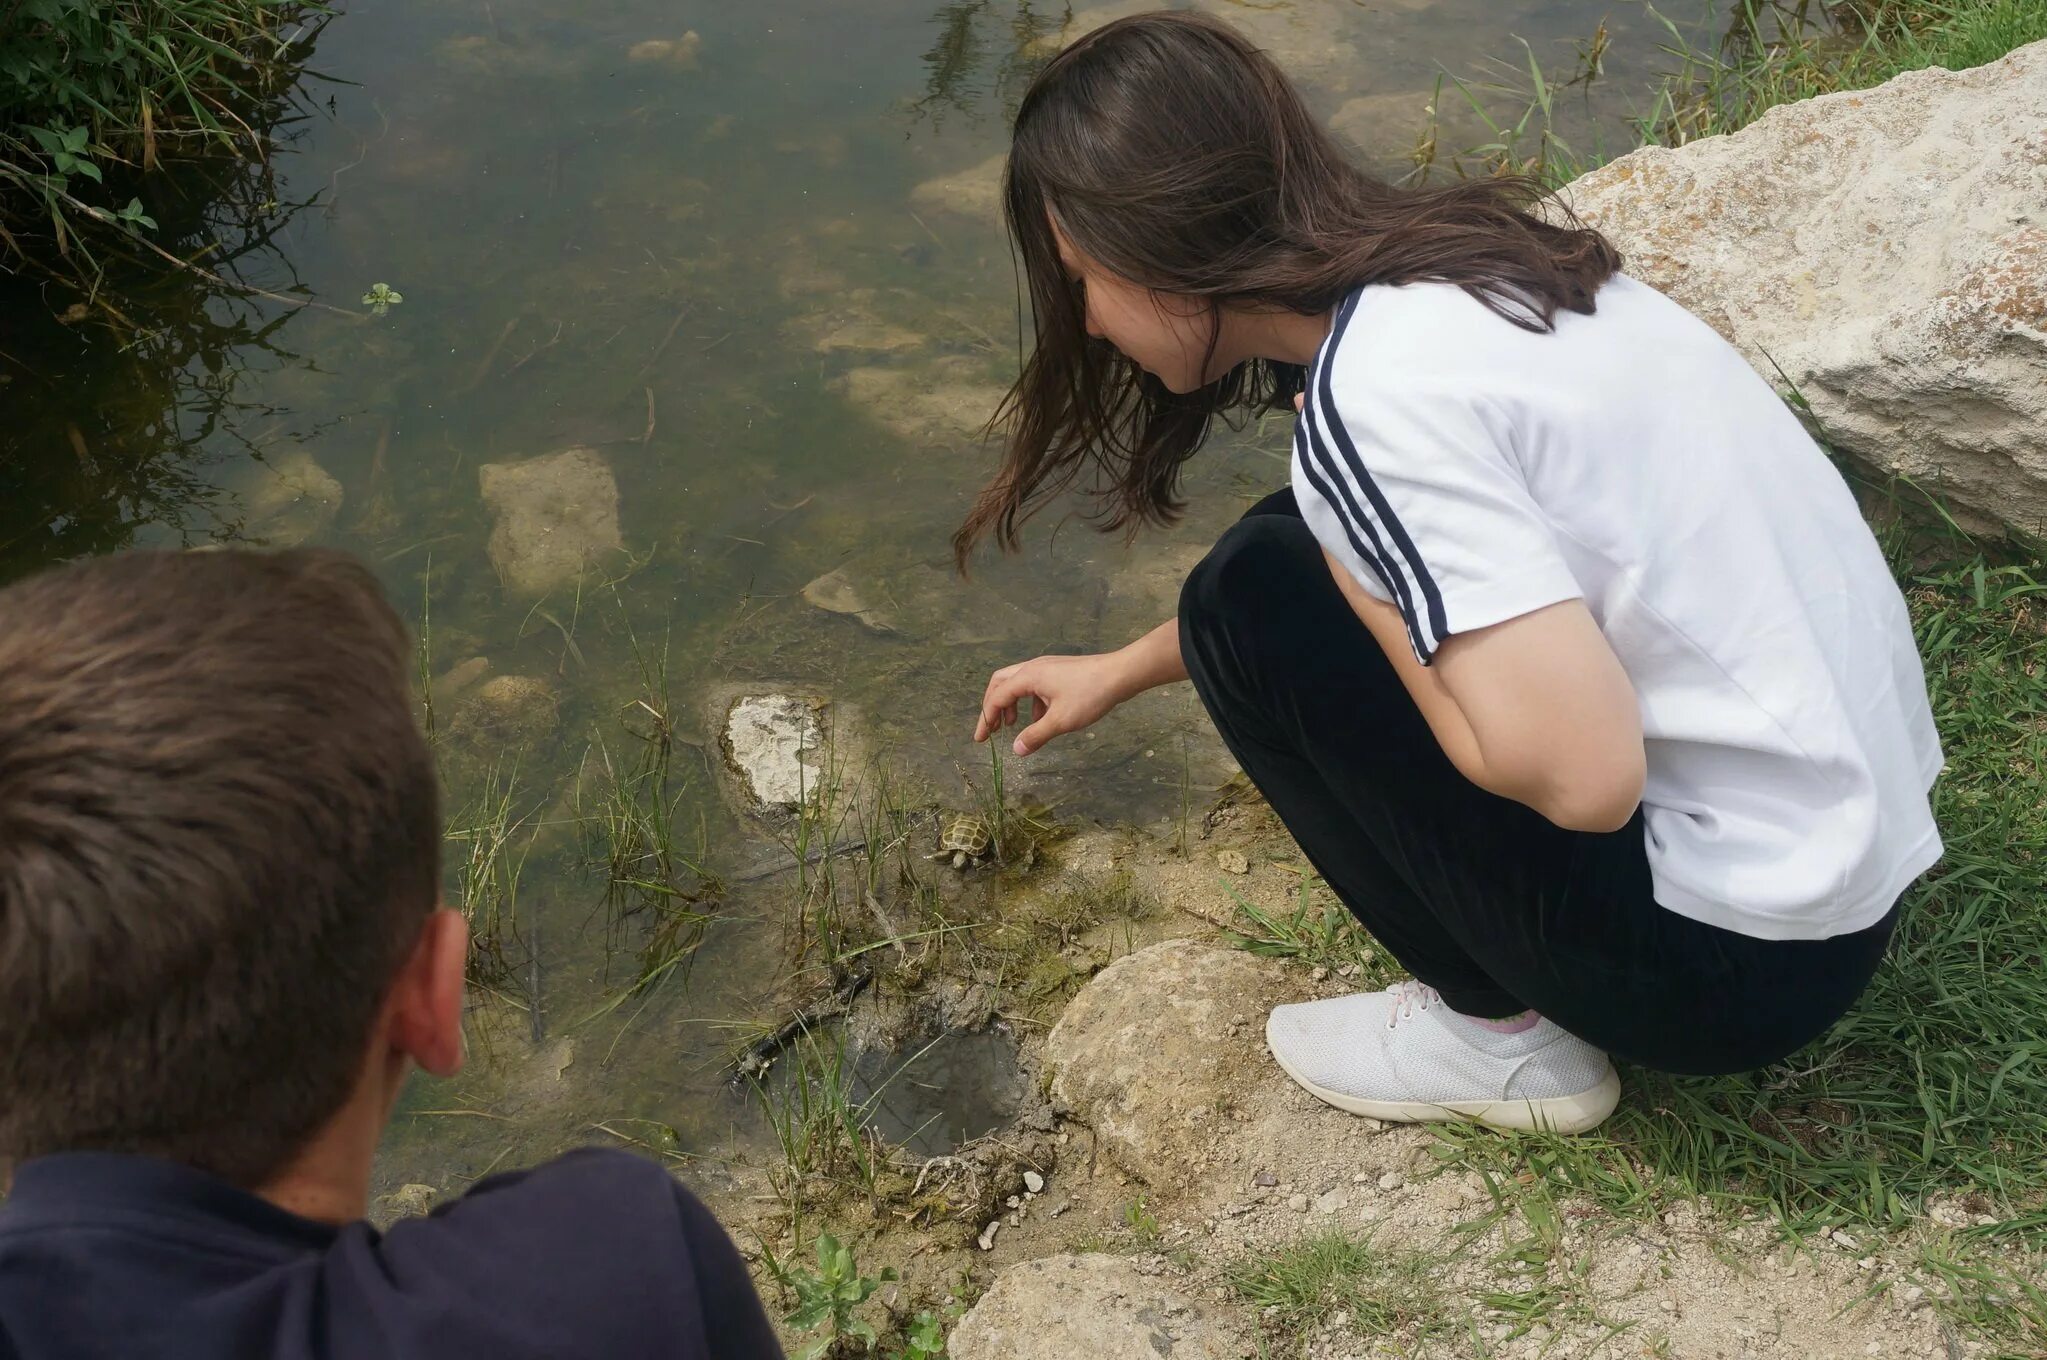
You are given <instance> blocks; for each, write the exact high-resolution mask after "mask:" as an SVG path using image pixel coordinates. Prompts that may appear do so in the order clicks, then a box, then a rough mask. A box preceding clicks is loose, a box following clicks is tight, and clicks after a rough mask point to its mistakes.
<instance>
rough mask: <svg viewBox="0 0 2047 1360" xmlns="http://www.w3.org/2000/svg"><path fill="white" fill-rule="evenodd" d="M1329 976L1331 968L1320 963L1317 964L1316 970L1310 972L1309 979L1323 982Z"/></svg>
mask: <svg viewBox="0 0 2047 1360" xmlns="http://www.w3.org/2000/svg"><path fill="white" fill-rule="evenodd" d="M1328 977H1329V970H1328V969H1327V968H1324V967H1323V966H1322V965H1321V964H1319V963H1318V964H1316V965H1315V970H1314V971H1313V972H1311V973H1309V974H1308V980H1309V981H1310V982H1323V981H1326V980H1327V979H1328Z"/></svg>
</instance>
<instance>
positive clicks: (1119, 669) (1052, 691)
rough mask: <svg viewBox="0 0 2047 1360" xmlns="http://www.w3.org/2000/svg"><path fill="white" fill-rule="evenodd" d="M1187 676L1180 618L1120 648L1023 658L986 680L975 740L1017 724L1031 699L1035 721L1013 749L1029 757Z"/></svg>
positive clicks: (1019, 737) (1017, 736) (975, 728)
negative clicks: (1127, 701) (1140, 696)
mask: <svg viewBox="0 0 2047 1360" xmlns="http://www.w3.org/2000/svg"><path fill="white" fill-rule="evenodd" d="M1186 678H1187V666H1186V663H1185V662H1183V661H1181V659H1180V622H1179V620H1178V619H1167V620H1166V621H1165V622H1164V623H1162V624H1160V625H1159V626H1158V627H1156V628H1154V629H1152V630H1151V631H1150V632H1149V633H1146V634H1145V635H1144V636H1143V637H1141V638H1139V639H1137V641H1135V642H1133V643H1131V644H1130V645H1129V646H1127V647H1123V648H1121V649H1119V650H1117V651H1113V652H1099V653H1096V654H1095V655H1092V656H1040V657H1035V658H1033V659H1031V660H1029V661H1021V662H1018V663H1017V664H1016V665H1014V666H1004V667H1003V668H1002V669H1001V670H999V671H997V672H995V674H994V675H992V676H990V677H989V678H988V688H987V690H986V691H985V692H984V693H983V694H982V695H981V717H980V720H979V721H978V722H976V723H975V724H974V740H975V741H986V740H987V739H988V738H989V737H991V736H993V735H994V734H995V733H997V732H999V731H1001V730H1002V729H1003V728H1004V727H1007V726H1009V725H1011V724H1012V723H1014V722H1016V721H1017V706H1018V704H1019V703H1020V702H1021V701H1022V700H1023V699H1025V698H1026V697H1028V698H1029V699H1031V701H1032V703H1033V705H1034V712H1033V718H1034V721H1033V722H1032V723H1031V725H1030V726H1029V727H1026V728H1025V729H1024V730H1023V731H1021V732H1019V733H1017V734H1016V742H1015V745H1014V746H1012V747H1011V749H1012V750H1014V751H1015V752H1016V753H1017V754H1018V755H1020V756H1027V755H1029V754H1030V753H1031V752H1033V751H1035V750H1037V749H1038V748H1039V747H1040V746H1043V745H1044V744H1045V743H1046V742H1048V741H1050V740H1052V738H1054V737H1056V736H1060V735H1063V734H1064V733H1067V732H1077V731H1079V730H1080V729H1081V728H1083V727H1086V726H1087V725H1088V724H1090V723H1092V722H1094V721H1095V720H1096V719H1098V718H1100V717H1101V716H1102V715H1103V714H1105V713H1107V712H1108V711H1109V710H1110V709H1112V708H1114V707H1115V706H1116V705H1118V704H1120V703H1122V702H1123V701H1124V700H1125V699H1128V698H1131V697H1133V696H1135V695H1138V694H1142V693H1143V692H1144V691H1146V690H1148V689H1151V688H1153V687H1154V686H1157V685H1169V684H1172V683H1173V682H1174V681H1176V680H1185V679H1186Z"/></svg>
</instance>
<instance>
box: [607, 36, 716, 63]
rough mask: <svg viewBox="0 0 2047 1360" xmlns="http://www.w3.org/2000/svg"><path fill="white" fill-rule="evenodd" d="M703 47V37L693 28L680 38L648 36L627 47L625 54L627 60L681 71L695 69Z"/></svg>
mask: <svg viewBox="0 0 2047 1360" xmlns="http://www.w3.org/2000/svg"><path fill="white" fill-rule="evenodd" d="M703 48H704V40H703V38H702V37H701V36H700V35H699V34H698V33H697V31H696V30H695V29H693V28H692V29H690V30H689V31H688V32H687V33H684V34H683V35H682V36H681V37H680V38H648V39H645V40H644V41H641V42H636V43H634V44H633V45H632V46H631V47H629V48H627V49H626V54H625V56H626V60H627V61H630V62H634V63H637V64H639V65H652V64H659V65H663V66H673V67H675V68H676V69H677V70H681V71H694V70H695V69H696V66H697V55H698V54H699V53H700V52H702V51H703Z"/></svg>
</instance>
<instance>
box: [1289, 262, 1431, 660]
mask: <svg viewBox="0 0 2047 1360" xmlns="http://www.w3.org/2000/svg"><path fill="white" fill-rule="evenodd" d="M1359 296H1360V294H1358V293H1353V294H1351V296H1350V299H1349V300H1348V301H1346V302H1345V303H1344V305H1343V307H1342V308H1341V309H1340V310H1339V311H1338V312H1337V314H1336V322H1335V325H1334V326H1332V327H1331V329H1330V335H1329V345H1328V349H1327V350H1326V351H1325V352H1324V357H1323V361H1322V372H1321V374H1320V376H1319V380H1318V384H1317V391H1316V393H1315V396H1316V405H1317V406H1318V407H1319V409H1320V411H1321V412H1322V414H1323V417H1324V419H1323V422H1322V423H1323V424H1324V426H1325V427H1326V428H1327V429H1328V431H1329V435H1330V438H1331V440H1332V441H1333V442H1334V443H1335V445H1336V449H1337V451H1338V453H1340V454H1341V455H1342V458H1343V462H1344V466H1345V467H1346V468H1348V469H1349V472H1350V480H1351V481H1354V482H1355V483H1356V485H1357V487H1358V489H1359V490H1361V491H1362V492H1364V494H1365V499H1366V500H1368V501H1370V502H1371V505H1372V516H1371V517H1372V518H1376V519H1377V520H1378V521H1379V523H1380V524H1382V525H1384V526H1385V528H1386V533H1387V536H1388V537H1389V538H1391V539H1392V540H1393V544H1394V546H1395V547H1396V548H1398V549H1399V551H1400V557H1401V558H1402V559H1404V560H1405V562H1406V566H1407V574H1409V575H1411V576H1412V577H1413V579H1414V583H1415V585H1416V587H1417V588H1418V589H1419V591H1420V593H1421V597H1422V602H1423V604H1424V605H1425V606H1426V607H1427V610H1428V628H1427V629H1426V630H1424V629H1423V628H1421V627H1420V626H1419V622H1420V621H1419V620H1418V619H1417V618H1416V616H1415V614H1414V612H1413V611H1412V610H1408V611H1404V612H1405V613H1406V617H1407V625H1408V631H1409V633H1410V634H1411V636H1412V639H1413V642H1414V650H1415V655H1416V656H1418V657H1420V658H1421V659H1422V660H1423V661H1425V662H1426V661H1427V660H1429V658H1430V657H1431V656H1433V655H1434V654H1435V649H1436V647H1437V646H1439V645H1441V643H1442V640H1443V638H1444V636H1445V635H1447V634H1448V633H1449V631H1450V626H1449V621H1448V620H1447V619H1446V618H1445V617H1444V613H1443V595H1442V592H1441V591H1439V590H1438V589H1437V588H1436V582H1435V579H1434V578H1433V577H1431V576H1430V575H1429V569H1428V565H1427V564H1426V563H1425V562H1423V561H1422V555H1421V552H1420V551H1419V550H1418V549H1417V548H1416V547H1415V545H1414V539H1413V538H1412V537H1410V536H1409V535H1408V532H1407V529H1406V528H1405V526H1403V525H1402V524H1401V522H1400V517H1399V516H1398V515H1395V514H1394V513H1393V507H1392V506H1391V505H1390V504H1388V503H1387V500H1386V497H1385V495H1384V493H1382V492H1381V491H1380V490H1379V487H1378V484H1377V483H1376V482H1374V481H1373V480H1372V474H1371V472H1370V471H1369V470H1367V469H1366V467H1365V461H1364V459H1363V458H1361V457H1359V456H1358V451H1357V446H1356V445H1355V444H1354V443H1352V442H1351V437H1350V431H1348V430H1346V429H1345V428H1344V425H1343V417H1342V416H1341V415H1340V414H1338V412H1337V408H1336V396H1335V392H1334V390H1333V387H1332V385H1331V383H1330V378H1329V370H1330V366H1331V363H1332V362H1333V360H1334V358H1335V355H1336V350H1337V347H1338V346H1339V345H1340V344H1342V343H1343V333H1344V330H1345V328H1346V327H1348V326H1349V324H1350V319H1351V317H1352V315H1353V314H1354V313H1355V312H1356V310H1357V301H1358V297H1359ZM1346 500H1348V498H1346ZM1347 508H1349V509H1351V511H1352V513H1357V511H1356V507H1355V503H1354V502H1353V503H1349V505H1348V507H1347ZM1361 518H1362V516H1361ZM1346 527H1348V526H1346ZM1398 565H1399V564H1398V563H1397V562H1395V561H1394V560H1393V559H1392V556H1391V554H1388V560H1387V562H1386V566H1389V567H1397V566H1398ZM1396 574H1399V573H1397V572H1396Z"/></svg>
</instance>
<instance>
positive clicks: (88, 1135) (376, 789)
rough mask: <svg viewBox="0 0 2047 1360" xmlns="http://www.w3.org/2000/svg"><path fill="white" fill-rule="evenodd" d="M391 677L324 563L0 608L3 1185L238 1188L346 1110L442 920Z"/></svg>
mask: <svg viewBox="0 0 2047 1360" xmlns="http://www.w3.org/2000/svg"><path fill="white" fill-rule="evenodd" d="M407 656H408V647H407V642H406V633H405V628H404V625H403V624H401V623H400V622H399V620H398V616H397V615H396V614H394V613H393V612H392V610H391V607H390V605H389V604H388V603H386V601H385V599H384V597H383V594H382V592H381V591H380V590H379V589H378V587H377V584H376V581H375V580H374V579H373V578H372V577H371V576H370V574H369V572H368V571H366V570H365V569H364V568H363V567H362V566H361V565H360V564H359V563H357V562H355V561H354V560H353V559H351V558H348V557H346V556H343V555H341V554H338V553H332V552H318V551H295V552H281V553H258V552H243V551H223V552H193V553H175V552H146V553H131V554H127V555H125V556H120V557H112V558H102V559H98V560H94V561H86V562H80V563H76V564H73V565H70V566H66V567H61V568H58V569H56V570H53V571H49V572H45V573H43V574H42V575H39V576H35V577H31V578H29V579H27V580H24V581H21V582H18V583H16V584H14V585H12V586H9V587H8V588H6V589H5V590H0V1161H10V1160H11V1161H20V1160H24V1159H26V1158H29V1157H34V1156H38V1155H40V1154H43V1153H50V1152H63V1151H78V1150H99V1151H117V1152H137V1153H147V1154H152V1155H155V1156H161V1157H168V1158H172V1159H174V1160H177V1161H180V1162H184V1163H186V1164H188V1165H191V1166H196V1167H199V1168H202V1169H204V1170H207V1171H211V1172H214V1173H215V1174H217V1175H221V1176H224V1177H226V1178H228V1179H229V1180H232V1181H234V1182H236V1183H238V1184H241V1185H254V1184H257V1183H260V1182H261V1181H262V1180H263V1179H265V1178H266V1177H268V1176H270V1175H272V1174H273V1173H275V1172H276V1171H278V1170H280V1169H281V1168H282V1167H283V1166H284V1165H285V1164H286V1163H287V1162H288V1161H289V1160H290V1158H291V1157H292V1156H293V1155H294V1154H295V1153H296V1152H297V1151H298V1150H299V1149H300V1147H301V1146H302V1145H303V1144H304V1142H305V1140H306V1139H307V1137H308V1136H310V1135H311V1134H312V1133H313V1132H314V1131H315V1130H317V1129H318V1128H319V1127H320V1125H321V1124H322V1123H323V1122H325V1121H326V1120H327V1119H328V1118H329V1117H331V1116H332V1115H333V1114H334V1112H335V1111H336V1110H337V1109H339V1108H340V1106H341V1104H342V1102H343V1101H344V1100H345V1099H346V1098H347V1096H348V1094H349V1092H350V1090H351V1089H352V1087H353V1085H354V1082H355V1081H356V1078H357V1075H358V1073H359V1072H360V1071H361V1069H362V1063H363V1059H364V1045H365V1044H366V1043H367V1042H368V1038H369V1032H370V1027H371V1025H372V1023H373V1022H374V1019H375V1016H376V1012H377V1009H378V1007H379V1006H380V1005H381V1004H382V1000H383V997H384V995H385V994H386V992H387V991H388V989H389V987H390V983H391V981H392V979H393V977H394V976H395V975H396V973H397V970H398V968H399V966H400V964H401V963H402V962H403V960H404V958H405V957H406V955H407V953H408V952H409V951H410V949H411V947H412V944H413V942H414V941H415V940H416V939H417V938H418V935H419V931H420V928H421V926H422V924H423V922H424V921H425V919H426V917H427V916H428V914H429V913H430V912H431V911H432V910H433V907H434V905H435V903H436V901H437V900H438V897H439V883H440V824H439V810H438V795H437V791H436V788H435V781H434V767H433V761H432V758H431V756H430V755H429V753H428V751H427V748H426V743H425V741H424V739H423V738H422V737H421V735H420V732H419V728H418V726H417V724H416V722H415V720H414V717H413V708H412V701H411V698H410V694H409V688H408V665H407Z"/></svg>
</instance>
